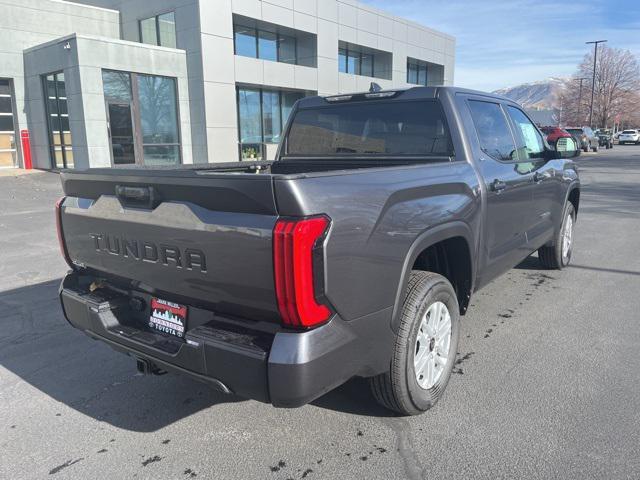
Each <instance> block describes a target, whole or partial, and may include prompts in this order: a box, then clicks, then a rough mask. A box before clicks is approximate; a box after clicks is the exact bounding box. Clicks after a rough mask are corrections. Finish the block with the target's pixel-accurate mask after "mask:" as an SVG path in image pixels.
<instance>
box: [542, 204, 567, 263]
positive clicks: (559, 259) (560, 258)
mask: <svg viewBox="0 0 640 480" xmlns="http://www.w3.org/2000/svg"><path fill="white" fill-rule="evenodd" d="M569 217H571V227H572V233H571V237H572V238H571V244H570V246H569V250H568V252H567V253H566V254H563V251H562V250H563V248H562V247H563V239H564V233H565V229H566V228H567V223H568V219H569ZM575 221H576V210H575V208H574V207H573V204H572V203H567V206H566V207H565V209H564V216H563V217H562V226H561V227H560V230H559V231H558V233H557V235H556V238H555V241H554V243H553V245H547V246H544V247H542V248H540V249H539V250H538V259H539V260H540V264H541V265H542V266H543V267H544V268H546V269H547V270H562V269H563V268H565V267H566V266H568V265H569V263H571V255H572V254H573V230H574V226H575Z"/></svg>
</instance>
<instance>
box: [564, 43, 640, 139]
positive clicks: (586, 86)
mask: <svg viewBox="0 0 640 480" xmlns="http://www.w3.org/2000/svg"><path fill="white" fill-rule="evenodd" d="M592 72H593V53H589V54H588V55H586V56H585V57H584V60H583V61H582V63H581V64H580V65H579V66H578V71H577V72H576V74H575V75H574V76H573V77H572V78H571V79H570V80H568V81H567V83H566V85H565V89H564V92H563V94H562V99H561V100H562V105H563V114H562V118H563V123H564V124H567V125H568V124H574V125H586V124H587V123H588V118H589V108H590V102H591V82H592ZM581 78H582V95H581V94H580V79H581ZM638 117H640V66H639V65H638V60H637V59H636V57H635V56H634V55H633V54H632V53H631V52H630V51H628V50H621V49H618V48H610V47H607V46H606V45H605V46H604V47H601V49H600V50H599V53H598V63H597V65H596V79H595V97H594V101H593V123H594V125H593V126H594V127H602V128H604V127H609V128H610V127H612V126H613V125H614V123H621V124H623V125H625V124H626V125H630V124H632V123H633V122H635V121H637V120H638Z"/></svg>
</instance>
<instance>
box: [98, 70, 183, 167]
mask: <svg viewBox="0 0 640 480" xmlns="http://www.w3.org/2000/svg"><path fill="white" fill-rule="evenodd" d="M104 72H113V73H120V74H125V75H128V76H129V85H130V88H131V92H130V94H131V100H130V101H129V105H130V107H131V115H132V117H133V119H132V120H133V138H134V157H135V163H134V165H138V166H143V165H146V163H145V159H144V147H145V146H158V147H164V146H172V147H177V148H178V163H177V164H176V165H183V152H182V148H183V146H182V129H181V125H180V118H181V115H180V97H179V91H180V90H179V88H178V78H176V77H169V76H167V75H151V74H147V73H139V72H127V71H125V70H114V69H112V68H102V69H101V70H100V73H101V75H102V74H103V73H104ZM139 76H147V77H159V78H165V79H169V80H173V88H174V91H175V93H174V97H175V110H176V126H177V129H176V133H177V137H178V138H177V139H178V143H144V138H143V135H142V116H141V109H140V94H139V88H138V77H139ZM103 97H104V106H105V111H106V115H107V119H108V118H109V104H110V103H111V104H118V105H126V104H127V102H126V101H124V100H116V99H111V100H110V99H109V98H107V96H106V95H104V85H103ZM109 142H110V145H109V156H110V159H111V166H112V167H116V166H118V165H120V164H116V163H114V159H113V148H112V145H111V133H110V132H109Z"/></svg>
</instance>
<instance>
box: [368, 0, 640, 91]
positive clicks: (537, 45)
mask: <svg viewBox="0 0 640 480" xmlns="http://www.w3.org/2000/svg"><path fill="white" fill-rule="evenodd" d="M362 1H364V3H367V4H370V5H372V6H374V7H378V8H381V9H383V10H387V11H389V12H391V13H394V14H396V15H400V16H402V17H405V18H409V19H412V20H414V21H417V22H419V23H422V24H424V25H427V26H429V27H432V28H435V29H436V30H442V31H444V32H447V33H449V34H451V35H453V36H455V37H456V39H457V45H456V71H455V84H456V85H458V86H462V87H468V88H476V89H480V90H496V89H498V88H502V87H508V86H513V85H517V84H520V83H527V82H534V81H537V80H544V79H546V78H549V77H563V76H570V75H571V74H572V73H573V72H574V71H575V68H576V65H577V64H578V63H579V62H580V61H581V60H582V57H583V56H584V54H585V53H587V51H588V49H589V48H593V46H588V45H585V44H584V42H586V41H589V40H602V39H607V40H609V42H608V45H609V46H611V47H618V48H626V49H629V50H631V51H633V52H634V53H635V54H636V55H638V56H639V57H640V0H601V1H595V0H573V1H570V2H567V1H561V0H555V1H550V0H537V1H536V0H497V1H486V0H466V1H465V0H446V1H444V0H362Z"/></svg>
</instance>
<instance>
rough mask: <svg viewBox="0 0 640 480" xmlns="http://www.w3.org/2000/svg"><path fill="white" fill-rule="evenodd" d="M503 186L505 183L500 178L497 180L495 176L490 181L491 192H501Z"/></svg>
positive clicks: (505, 185) (504, 186) (505, 186)
mask: <svg viewBox="0 0 640 480" xmlns="http://www.w3.org/2000/svg"><path fill="white" fill-rule="evenodd" d="M505 188H507V184H506V183H505V182H503V181H502V180H498V179H497V178H496V179H495V180H494V181H493V182H491V191H493V192H501V191H503V190H504V189H505Z"/></svg>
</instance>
